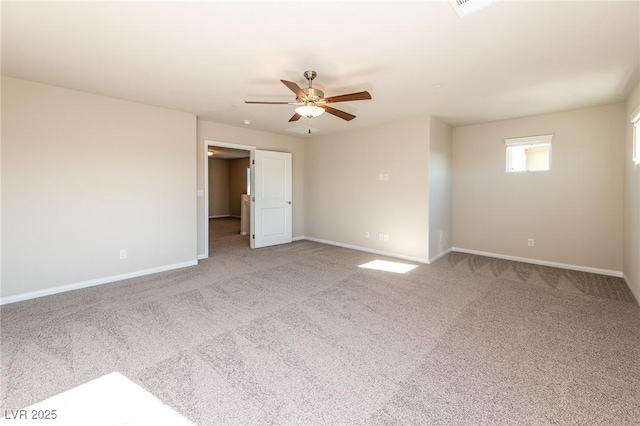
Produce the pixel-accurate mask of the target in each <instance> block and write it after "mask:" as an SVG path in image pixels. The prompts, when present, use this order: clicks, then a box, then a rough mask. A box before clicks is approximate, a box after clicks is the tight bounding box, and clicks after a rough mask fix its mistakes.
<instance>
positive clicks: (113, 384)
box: [5, 372, 194, 426]
mask: <svg viewBox="0 0 640 426" xmlns="http://www.w3.org/2000/svg"><path fill="white" fill-rule="evenodd" d="M5 412H8V413H9V417H8V418H11V419H14V418H15V419H16V420H21V421H20V422H17V423H16V424H20V425H25V424H28V425H30V424H34V425H47V424H51V425H63V424H64V425H74V426H75V425H78V426H85V425H104V426H107V425H108V426H114V425H174V426H194V424H193V423H192V422H191V421H189V420H187V419H186V418H184V417H183V416H182V415H180V414H179V413H178V412H176V411H175V410H174V409H172V408H171V407H169V406H167V405H165V404H164V403H163V402H162V401H160V400H159V399H158V398H156V397H155V396H154V395H152V394H151V393H149V392H148V391H147V390H145V389H144V388H142V387H141V386H140V385H138V384H137V383H134V382H133V381H131V380H129V379H128V378H127V377H125V376H124V375H122V374H120V373H118V372H113V373H109V374H107V375H105V376H102V377H98V378H97V379H94V380H91V381H90V382H87V383H84V384H82V385H80V386H76V387H75V388H72V389H69V390H68V391H65V392H62V393H60V394H58V395H55V396H53V397H51V398H48V399H46V400H44V401H42V402H38V403H36V404H33V405H31V406H29V407H26V408H24V409H21V410H11V411H10V410H5ZM5 414H6V413H5ZM12 415H13V417H11V416H12ZM5 417H7V416H5Z"/></svg>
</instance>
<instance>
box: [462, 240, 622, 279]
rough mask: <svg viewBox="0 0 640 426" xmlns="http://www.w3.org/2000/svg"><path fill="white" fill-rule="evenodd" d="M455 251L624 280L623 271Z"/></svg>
mask: <svg viewBox="0 0 640 426" xmlns="http://www.w3.org/2000/svg"><path fill="white" fill-rule="evenodd" d="M452 250H453V251H457V252H460V253H467V254H475V255H478V256H487V257H495V258H497V259H505V260H512V261H514V262H523V263H531V264H533V265H541V266H550V267H552V268H562V269H569V270H572V271H580V272H590V273H592V274H600V275H608V276H610V277H618V278H622V271H615V270H613V269H601V268H592V267H590V266H581V265H571V264H569V263H559V262H550V261H547V260H538V259H530V258H528V257H518V256H509V255H506V254H498V253H490V252H486V251H481V250H472V249H465V248H461V247H453V248H452Z"/></svg>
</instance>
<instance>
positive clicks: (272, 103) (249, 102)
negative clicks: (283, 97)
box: [244, 101, 291, 105]
mask: <svg viewBox="0 0 640 426" xmlns="http://www.w3.org/2000/svg"><path fill="white" fill-rule="evenodd" d="M244 103H245V104H265V105H289V104H290V103H291V102H262V101H244Z"/></svg>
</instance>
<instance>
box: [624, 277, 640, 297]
mask: <svg viewBox="0 0 640 426" xmlns="http://www.w3.org/2000/svg"><path fill="white" fill-rule="evenodd" d="M622 279H623V280H624V282H625V283H627V287H629V290H631V294H633V297H635V298H636V302H638V305H640V290H636V289H635V288H634V287H633V286H632V285H631V281H630V280H629V278H627V276H626V275H625V274H624V272H623V273H622Z"/></svg>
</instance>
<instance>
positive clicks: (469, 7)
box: [449, 0, 494, 17]
mask: <svg viewBox="0 0 640 426" xmlns="http://www.w3.org/2000/svg"><path fill="white" fill-rule="evenodd" d="M449 2H451V6H453V8H454V9H455V10H456V12H458V15H460V17H464V16H467V15H469V14H471V13H473V12H477V11H479V10H480V9H484V8H485V7H487V6H489V5H490V4H492V3H493V2H494V0H449Z"/></svg>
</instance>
